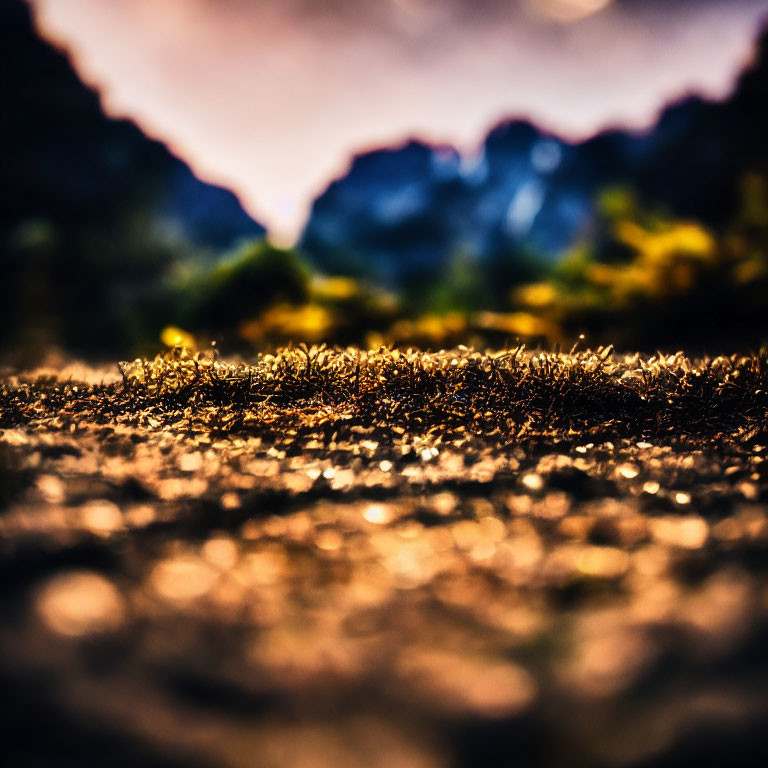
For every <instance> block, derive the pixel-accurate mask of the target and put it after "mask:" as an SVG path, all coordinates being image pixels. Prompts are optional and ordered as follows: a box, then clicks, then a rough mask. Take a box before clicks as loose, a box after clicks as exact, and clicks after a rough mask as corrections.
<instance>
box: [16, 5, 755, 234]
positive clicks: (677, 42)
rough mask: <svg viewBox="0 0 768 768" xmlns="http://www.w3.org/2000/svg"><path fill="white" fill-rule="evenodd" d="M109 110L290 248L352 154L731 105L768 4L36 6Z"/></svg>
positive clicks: (465, 145)
mask: <svg viewBox="0 0 768 768" xmlns="http://www.w3.org/2000/svg"><path fill="white" fill-rule="evenodd" d="M29 2H30V3H31V4H32V6H33V8H34V10H35V15H36V20H37V23H38V27H39V29H40V30H41V31H42V32H43V34H44V35H45V36H46V37H48V38H49V39H50V40H52V41H53V42H55V43H56V44H57V45H59V46H60V47H62V48H65V49H66V50H67V51H68V52H69V54H70V55H71V58H72V60H73V63H74V64H75V67H76V69H77V70H78V72H79V73H80V75H81V77H82V78H83V79H84V80H85V81H86V82H87V83H88V84H90V85H92V86H94V87H96V88H97V89H98V90H99V92H100V94H101V97H102V103H103V105H104V108H105V110H106V111H107V112H108V113H109V114H111V115H113V116H119V117H129V118H131V119H133V120H135V121H136V122H137V123H138V124H139V126H140V127H141V128H142V129H143V130H144V131H145V132H146V133H147V134H148V135H150V136H152V137H153V138H156V139H160V140H161V141H163V142H165V143H166V144H167V145H168V146H169V148H170V149H171V150H172V151H173V152H175V153H176V154H177V155H179V156H180V157H182V158H183V159H184V160H185V161H187V162H188V163H189V164H190V166H191V167H192V168H193V170H194V171H195V172H196V173H197V174H198V175H199V176H200V177H201V178H202V179H204V180H206V181H208V182H211V183H216V184H221V185H223V186H226V187H228V188H230V189H232V190H233V191H234V192H235V193H236V194H237V195H238V197H239V198H240V200H241V202H242V203H243V205H244V206H245V207H246V209H247V210H248V211H249V213H251V214H252V215H253V216H254V217H255V218H256V219H257V220H258V221H260V222H261V223H263V224H264V225H265V226H267V228H268V229H269V230H270V234H271V235H272V236H273V238H274V239H276V240H279V241H283V242H286V243H288V242H292V241H293V240H295V239H296V237H297V236H298V235H299V233H300V231H301V228H302V226H303V224H304V223H305V221H306V219H307V216H308V213H309V210H310V206H311V204H312V201H313V200H314V199H315V198H316V197H317V196H318V195H319V194H320V193H322V191H323V190H324V189H325V188H326V187H327V185H328V183H329V182H330V181H331V180H332V179H334V178H338V177H339V176H342V175H343V174H344V173H345V171H346V170H347V169H348V167H349V164H350V161H351V158H352V157H353V155H354V154H357V153H360V152H364V151H368V150H370V149H373V148H376V147H383V146H397V145H399V144H401V143H402V142H404V141H405V140H407V139H410V138H417V139H421V140H425V141H430V142H433V143H446V144H451V145H454V146H457V147H458V148H459V149H460V150H461V151H463V152H466V153H467V154H471V153H473V152H476V151H477V150H478V148H479V146H480V144H481V143H482V140H483V139H484V137H485V135H486V134H487V132H488V131H489V130H490V129H491V128H492V127H493V126H495V125H496V124H498V123H499V122H500V121H502V120H505V119H511V118H524V119H529V120H532V121H533V122H535V123H536V124H537V125H539V127H541V128H543V129H545V130H549V131H552V132H553V133H556V134H557V135H559V136H561V137H563V138H564V139H566V140H574V141H575V140H581V139H584V138H586V137H588V136H590V135H592V134H594V133H595V132H597V131H599V130H601V129H604V128H607V127H619V126H621V127H626V128H630V129H637V130H641V129H645V128H648V127H649V126H650V125H652V123H653V121H654V120H655V119H656V117H657V116H658V113H659V112H660V110H661V109H662V108H663V106H664V104H666V103H668V102H669V101H670V100H674V99H676V98H680V97H681V96H683V95H685V94H688V93H698V94H701V95H704V96H707V97H711V98H723V97H725V96H727V94H728V93H729V91H730V90H731V88H732V86H733V82H734V79H735V77H736V76H737V74H738V73H739V72H740V71H741V70H742V69H743V67H744V66H745V65H746V64H747V63H748V61H749V58H750V55H751V53H752V50H753V42H754V39H755V37H756V34H757V31H758V29H759V27H760V23H761V20H767V21H768V0H29Z"/></svg>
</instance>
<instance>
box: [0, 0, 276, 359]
mask: <svg viewBox="0 0 768 768" xmlns="http://www.w3.org/2000/svg"><path fill="white" fill-rule="evenodd" d="M0 49H1V50H2V54H1V55H2V59H3V65H2V104H3V108H2V112H1V113H0V143H1V145H2V147H3V164H2V168H0V196H2V207H0V265H1V266H0V268H1V269H2V274H3V280H2V281H0V283H1V284H2V285H1V287H0V322H3V323H4V325H5V326H6V328H7V327H9V326H10V328H11V329H13V328H14V326H18V327H20V328H21V329H22V330H21V331H20V333H21V336H22V338H16V339H12V338H11V337H13V335H14V334H13V333H10V334H4V336H5V339H6V341H7V342H9V343H11V342H13V343H30V344H34V343H37V342H39V343H40V344H47V343H61V344H64V345H66V346H67V347H69V348H72V349H75V350H82V351H85V352H88V351H91V350H94V349H98V350H106V349H109V348H110V347H113V346H115V345H116V344H117V345H118V346H121V344H122V341H124V340H121V334H122V333H123V330H122V329H124V328H125V318H126V317H128V316H130V315H131V314H139V315H140V314H142V312H146V311H148V308H147V306H146V304H141V303H140V301H139V300H140V298H141V297H145V296H146V295H147V293H148V291H147V286H150V287H151V286H153V285H154V284H156V283H158V281H159V280H160V278H161V277H162V274H163V271H164V270H165V269H166V268H167V266H168V264H169V263H170V262H171V261H172V259H173V257H174V256H176V255H178V253H180V252H185V253H189V252H191V251H194V252H198V253H205V252H214V251H220V250H222V249H226V248H230V247H232V246H233V244H235V243H236V242H237V241H238V240H240V239H242V238H252V237H262V236H263V235H264V228H263V227H262V226H261V225H260V224H258V223H257V222H255V221H254V220H253V219H252V218H251V217H250V216H249V215H248V214H247V213H246V212H245V211H244V210H243V208H242V206H241V205H240V203H239V202H238V200H237V198H236V197H235V196H234V195H233V194H232V192H230V191H229V190H226V189H223V188H221V187H217V186H214V185H211V184H206V183H205V182H203V181H201V180H200V179H198V178H197V177H196V176H195V175H194V174H193V172H192V171H191V170H190V168H189V167H188V166H187V165H186V164H185V163H184V162H182V161H181V160H180V159H179V158H177V157H175V156H174V155H173V154H172V153H171V152H170V151H169V150H168V149H167V148H166V147H165V146H164V145H163V144H161V143H160V142H157V141H153V140H151V139H149V138H147V137H146V136H145V135H144V134H143V133H142V131H141V130H140V129H139V128H138V127H137V126H136V125H135V124H133V123H132V122H129V121H127V120H115V119H112V118H110V117H107V116H106V115H105V114H104V112H103V110H102V107H101V104H100V101H99V97H98V95H97V93H96V92H95V91H94V90H92V89H91V88H89V87H87V86H86V85H84V84H83V82H82V81H81V80H80V78H79V77H78V75H77V74H76V72H75V71H74V69H73V67H72V65H71V64H70V62H69V60H68V58H67V57H66V55H64V54H63V53H62V52H60V51H58V50H56V49H55V48H54V47H52V46H51V45H49V44H48V43H47V42H45V41H44V40H42V39H41V38H40V36H39V35H38V34H37V32H36V31H35V28H34V25H33V22H32V19H31V16H30V9H29V7H28V5H27V3H25V2H23V0H0ZM149 293H151V288H150V291H149ZM140 324H141V322H140V321H139V325H140ZM134 325H136V323H134ZM35 329H37V330H35ZM28 331H32V337H26V336H25V334H26V333H27V332H28ZM38 331H40V333H42V337H40V338H34V337H35V334H36V333H37V332H38ZM142 333H143V331H142V329H141V328H139V327H137V328H136V334H137V336H140V335H141V334H142ZM38 335H39V334H38ZM0 346H2V344H0Z"/></svg>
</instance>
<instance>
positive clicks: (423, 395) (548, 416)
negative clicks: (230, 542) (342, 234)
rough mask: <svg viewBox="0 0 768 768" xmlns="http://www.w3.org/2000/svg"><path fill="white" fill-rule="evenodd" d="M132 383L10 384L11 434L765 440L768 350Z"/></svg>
mask: <svg viewBox="0 0 768 768" xmlns="http://www.w3.org/2000/svg"><path fill="white" fill-rule="evenodd" d="M119 370H120V373H121V377H122V382H120V381H119V380H118V381H117V382H113V383H106V384H84V383H82V382H77V381H75V380H74V379H72V380H69V381H62V380H61V379H60V378H57V377H55V376H48V377H45V376H40V375H37V376H36V375H34V374H31V375H28V376H17V377H11V378H9V379H7V380H6V381H5V382H3V383H2V384H0V427H2V428H8V427H13V426H17V425H20V424H26V423H29V422H33V421H35V420H41V419H42V420H48V421H50V420H51V419H53V420H54V421H55V423H54V425H53V426H56V424H59V425H60V426H61V427H62V428H71V425H73V424H76V423H77V422H78V421H79V420H82V419H86V418H87V419H90V420H95V421H96V422H97V423H98V422H100V421H103V422H106V421H107V420H109V419H112V418H118V419H120V420H127V421H129V422H131V423H138V424H143V425H145V426H148V427H151V428H155V427H162V426H171V425H174V426H176V427H180V428H184V427H186V428H189V429H192V430H194V431H200V430H212V431H220V432H261V431H265V430H284V429H290V430H296V429H299V430H300V429H302V428H311V429H313V430H317V429H318V428H320V429H325V430H326V431H328V430H331V431H333V430H338V429H345V428H346V429H348V428H352V427H354V426H357V425H364V426H365V427H378V428H388V429H392V428H394V429H397V430H408V431H410V432H422V433H423V432H430V433H448V434H452V433H457V432H467V433H472V434H480V435H488V436H494V437H495V438H496V439H499V437H509V439H510V440H515V439H517V440H522V439H524V438H525V437H526V436H532V435H555V436H557V435H560V436H567V435H582V434H583V435H590V434H595V433H601V434H605V433H608V434H613V435H616V436H618V437H651V436H671V435H685V436H695V437H702V438H708V439H738V440H743V439H746V438H749V437H750V436H757V435H761V434H765V432H766V429H767V428H766V423H767V422H768V351H766V350H762V351H761V352H760V353H758V354H750V355H733V356H730V357H716V358H701V359H689V358H687V357H686V356H685V355H684V354H683V353H681V352H678V353H676V354H674V355H669V356H667V355H663V354H661V353H659V354H657V355H655V356H652V357H643V356H641V355H638V354H634V355H618V354H616V353H615V352H614V351H613V350H612V348H610V347H608V348H603V347H600V348H598V349H596V350H586V351H577V350H576V349H573V350H571V351H570V352H568V353H561V352H540V351H538V352H537V351H528V350H526V349H525V348H524V347H523V346H520V347H516V348H514V349H511V350H505V351H501V352H497V353H481V352H477V351H475V350H472V349H468V348H466V347H459V348H458V349H455V350H449V351H441V352H422V351H418V350H413V349H408V350H405V351H403V350H397V349H387V348H380V349H378V350H369V351H365V350H361V349H355V348H347V349H338V348H337V349H331V348H327V347H325V346H313V347H306V346H303V345H302V346H300V347H288V348H284V349H280V350H278V351H277V352H276V353H275V354H264V355H260V356H258V357H257V358H256V359H255V361H254V362H252V363H236V364H235V363H226V362H221V361H219V360H217V359H216V357H215V355H213V354H211V353H210V352H203V353H190V352H188V351H186V350H184V349H181V348H175V349H172V350H171V351H170V352H168V353H167V354H165V355H159V356H157V357H156V358H154V359H152V360H149V359H137V360H135V361H133V362H128V363H120V364H119Z"/></svg>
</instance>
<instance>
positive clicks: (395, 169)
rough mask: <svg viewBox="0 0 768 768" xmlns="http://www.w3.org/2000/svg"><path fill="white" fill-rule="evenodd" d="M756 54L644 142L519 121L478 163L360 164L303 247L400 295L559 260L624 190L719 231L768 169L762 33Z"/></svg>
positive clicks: (382, 160)
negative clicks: (730, 80) (432, 280)
mask: <svg viewBox="0 0 768 768" xmlns="http://www.w3.org/2000/svg"><path fill="white" fill-rule="evenodd" d="M756 52H757V55H756V57H755V60H754V62H753V64H752V65H751V67H750V68H749V69H748V70H747V71H746V72H745V73H744V74H743V75H742V76H741V77H740V79H739V81H738V83H737V84H736V87H735V89H734V92H733V94H732V95H731V97H730V98H728V99H727V100H726V101H723V102H714V101H707V100H704V99H702V98H699V97H696V96H689V97H686V98H684V99H682V100H680V101H678V102H677V103H674V104H672V105H670V106H669V107H667V108H666V109H665V110H664V111H663V113H662V114H661V116H660V118H659V120H658V121H657V123H656V124H655V125H654V126H653V127H652V128H651V129H650V130H648V131H645V132H625V131H621V130H610V131H605V132H603V133H600V134H598V135H597V136H595V137H593V138H591V139H589V140H587V141H584V142H582V143H576V144H573V143H568V142H565V141H562V140H560V139H559V138H558V137H557V136H553V135H551V134H546V133H543V132H541V131H539V130H538V129H537V128H536V127H535V126H533V125H531V124H529V123H527V122H524V121H519V120H516V121H510V122H504V123H502V124H500V125H498V126H497V127H496V128H494V129H493V130H492V131H491V132H490V133H489V135H488V136H487V137H486V140H485V142H484V145H483V149H482V152H480V153H479V154H478V155H477V156H476V157H470V158H467V157H461V156H459V154H458V153H457V152H456V151H455V150H453V149H452V148H450V147H431V146H429V145H427V144H424V143H420V142H417V141H411V142H409V143H407V144H405V145H403V146H401V147H398V148H394V149H382V150H377V151H374V152H371V153H367V154H364V155H360V156H357V157H355V158H354V159H353V161H352V164H351V167H350V170H349V172H348V173H347V174H346V175H345V176H344V177H343V178H340V179H338V180H336V181H334V182H333V183H331V184H330V185H329V187H328V188H327V189H326V191H325V192H324V193H323V194H322V195H321V196H320V197H319V198H318V199H317V200H316V202H315V204H314V206H313V208H312V212H311V216H310V218H309V221H308V223H307V226H306V228H305V230H304V233H303V235H302V240H301V245H302V248H303V249H304V250H305V251H306V252H307V253H308V254H309V255H310V257H311V258H312V259H313V261H314V262H315V263H316V264H317V265H318V266H319V267H320V268H322V269H325V270H328V271H339V270H341V271H345V272H348V273H350V274H357V275H365V276H372V277H373V278H374V279H379V280H381V279H383V280H385V281H387V282H389V283H390V284H393V285H395V286H396V285H398V284H401V285H402V284H404V283H407V281H408V280H410V279H413V277H414V275H417V274H422V275H423V274H424V271H425V270H427V271H429V272H431V273H433V274H437V273H440V272H441V271H442V270H444V269H446V268H447V266H448V265H449V264H450V263H451V260H452V259H453V258H455V256H456V254H457V253H463V254H468V255H469V257H470V258H473V259H476V260H477V261H478V262H479V263H482V262H485V261H489V260H493V259H494V258H496V257H498V256H499V255H500V254H507V255H511V256H512V257H513V258H514V255H515V254H520V253H535V254H538V256H540V257H543V258H544V259H550V260H554V259H556V258H557V257H559V256H560V255H562V253H563V252H564V251H565V250H566V249H567V248H568V247H569V246H571V245H573V244H574V243H575V242H577V241H578V240H579V239H580V238H582V237H585V236H587V235H588V234H589V232H590V229H591V227H592V225H593V222H594V218H595V199H596V196H597V195H598V194H599V192H600V191H601V190H602V189H604V188H606V187H609V186H616V185H622V186H626V187H627V188H629V189H631V190H632V191H633V192H634V193H635V194H636V195H637V197H638V198H639V201H640V202H641V203H642V204H643V205H644V206H647V207H648V208H649V209H653V210H660V211H663V212H665V213H667V214H669V215H672V216H676V217H681V218H691V219H696V220H699V221H701V222H703V223H705V224H708V225H710V226H712V227H714V228H718V227H720V226H722V225H724V224H725V223H726V222H727V221H728V220H729V219H730V218H731V217H732V215H733V213H734V210H735V207H736V205H737V204H738V200H739V186H740V184H741V181H742V180H743V177H744V175H745V174H747V173H750V172H761V171H764V170H765V169H766V165H767V163H766V148H765V136H766V135H768V132H767V131H768V117H767V114H768V113H767V112H766V104H768V70H767V69H766V56H767V54H768V34H763V35H762V37H761V38H760V40H759V43H758V45H757V46H756ZM638 76H642V73H639V74H638ZM478 87H482V84H480V85H479V86H478Z"/></svg>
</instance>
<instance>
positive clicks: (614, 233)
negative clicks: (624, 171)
mask: <svg viewBox="0 0 768 768" xmlns="http://www.w3.org/2000/svg"><path fill="white" fill-rule="evenodd" d="M767 197H768V196H766V195H765V183H764V181H763V180H761V179H759V178H750V179H747V180H745V184H744V194H743V201H742V207H741V211H740V213H739V215H738V216H737V218H736V220H735V221H734V223H733V224H732V225H731V226H730V227H729V228H728V229H727V230H726V231H725V232H723V233H715V232H712V231H710V230H707V229H706V228H704V227H703V226H701V225H700V224H697V223H695V222H688V221H677V220H672V219H669V218H667V217H664V216H661V215H658V214H649V213H647V212H645V211H643V210H642V209H641V208H640V207H639V206H638V205H637V204H636V202H635V201H634V200H633V198H632V196H631V194H629V193H628V192H627V191H626V190H614V191H608V192H607V193H606V194H604V195H603V197H602V198H601V200H600V203H599V208H600V211H601V217H600V219H599V223H598V227H597V230H596V232H595V233H594V235H593V237H592V238H591V240H589V241H587V242H585V243H583V244H582V245H580V246H579V247H577V248H575V249H574V250H573V251H571V252H570V253H569V254H567V255H566V256H565V257H564V259H563V260H562V261H561V262H560V263H559V264H557V265H556V266H555V268H554V269H553V270H552V273H551V275H550V276H549V277H548V279H547V280H545V281H542V282H539V283H533V284H529V285H526V286H524V287H522V288H520V289H519V290H517V291H516V292H515V293H514V296H513V301H514V302H515V304H516V305H517V306H519V307H521V308H523V309H524V310H525V311H527V312H529V313H531V314H532V315H534V316H536V317H539V318H541V319H543V320H546V321H548V322H549V323H550V324H551V326H552V327H553V328H554V329H556V330H555V333H554V338H555V339H557V340H564V339H567V338H572V337H573V336H574V335H575V334H578V333H582V332H586V333H587V334H589V336H590V338H593V339H597V340H604V339H607V338H611V339H613V340H615V341H616V343H618V344H619V345H620V346H622V347H624V348H639V349H643V348H649V347H650V348H656V347H657V346H662V345H674V346H686V347H688V348H690V347H692V346H693V347H695V348H708V349H713V348H723V347H727V346H728V345H731V346H733V345H734V344H737V345H739V346H741V347H744V346H748V345H750V344H751V345H753V346H757V345H759V344H760V343H761V342H762V341H764V340H765V338H766V333H768V315H767V314H766V308H765V302H764V296H765V295H766V294H765V291H766V290H768V268H766V265H767V264H768V262H767V261H766V253H767V252H768V251H767V250H766V245H767V244H768V237H767V236H768V225H767V224H768V206H766V204H765V203H766V199H767Z"/></svg>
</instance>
